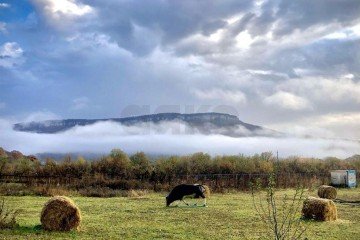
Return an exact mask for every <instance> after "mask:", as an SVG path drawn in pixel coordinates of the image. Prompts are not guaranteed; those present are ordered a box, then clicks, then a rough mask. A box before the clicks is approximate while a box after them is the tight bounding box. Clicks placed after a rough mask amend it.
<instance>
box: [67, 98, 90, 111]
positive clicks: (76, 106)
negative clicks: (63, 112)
mask: <svg viewBox="0 0 360 240" xmlns="http://www.w3.org/2000/svg"><path fill="white" fill-rule="evenodd" d="M89 103H90V99H89V98H87V97H79V98H75V99H74V100H73V101H72V107H71V109H73V110H81V109H84V108H87V107H88V105H89Z"/></svg>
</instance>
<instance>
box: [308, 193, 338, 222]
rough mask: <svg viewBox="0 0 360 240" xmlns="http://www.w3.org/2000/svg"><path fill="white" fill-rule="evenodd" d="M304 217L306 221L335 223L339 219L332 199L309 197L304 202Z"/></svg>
mask: <svg viewBox="0 0 360 240" xmlns="http://www.w3.org/2000/svg"><path fill="white" fill-rule="evenodd" d="M302 215H303V217H304V218H306V219H315V220H317V221H334V220H336V219H337V210H336V206H335V204H334V202H333V201H332V200H330V199H323V198H315V197H309V198H307V199H306V200H305V201H304V205H303V208H302Z"/></svg>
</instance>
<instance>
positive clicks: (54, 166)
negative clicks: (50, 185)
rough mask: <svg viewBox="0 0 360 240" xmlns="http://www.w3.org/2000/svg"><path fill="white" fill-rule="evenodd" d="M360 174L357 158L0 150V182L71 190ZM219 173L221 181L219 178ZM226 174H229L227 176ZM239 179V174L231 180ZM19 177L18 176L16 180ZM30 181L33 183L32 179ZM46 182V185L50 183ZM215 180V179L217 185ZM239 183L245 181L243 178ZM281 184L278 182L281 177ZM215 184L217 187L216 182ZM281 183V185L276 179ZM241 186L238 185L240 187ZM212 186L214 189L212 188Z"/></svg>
mask: <svg viewBox="0 0 360 240" xmlns="http://www.w3.org/2000/svg"><path fill="white" fill-rule="evenodd" d="M334 169H355V170H357V172H359V170H360V156H358V155H357V156H353V157H351V158H348V159H338V158H334V157H329V158H326V159H315V158H300V157H288V158H285V159H277V158H276V157H275V156H274V155H273V154H272V153H270V152H265V153H261V154H255V155H253V156H245V155H223V156H214V157H212V156H210V155H209V154H206V153H202V152H199V153H194V154H191V155H185V156H167V157H158V158H156V159H152V160H150V158H149V157H148V156H147V155H146V154H145V153H143V152H138V153H135V154H133V155H130V156H128V155H127V154H126V153H125V152H123V151H121V150H120V149H113V150H112V151H111V152H110V154H108V155H106V156H103V157H101V158H99V159H96V160H92V161H88V160H86V159H84V158H83V157H80V156H79V157H78V158H77V159H72V158H71V157H70V156H68V157H65V158H64V159H63V160H62V161H55V160H53V159H51V158H48V159H46V160H45V161H43V162H41V161H39V160H38V159H37V158H36V157H35V156H24V155H22V154H21V153H20V152H17V151H13V152H5V151H4V150H3V149H1V148H0V176H2V179H7V178H8V177H12V179H14V177H15V179H23V181H29V182H30V181H31V182H34V181H35V180H36V179H43V180H42V181H44V179H50V180H51V181H52V182H64V181H67V182H71V183H72V184H73V185H74V186H77V187H84V186H87V185H94V184H95V185H96V184H97V185H99V184H100V185H101V186H105V187H112V188H118V189H131V188H154V189H155V190H156V186H158V185H159V184H160V185H161V184H162V185H164V184H165V185H167V186H169V185H172V183H175V182H184V181H186V180H188V181H190V180H192V181H199V180H200V181H205V182H206V181H212V182H214V180H216V183H212V182H210V184H213V185H214V184H216V186H218V185H219V184H220V185H221V187H236V186H237V185H236V184H238V185H239V183H233V181H230V180H229V179H228V182H226V181H225V183H224V181H222V182H221V181H220V180H222V179H223V178H235V177H236V181H237V182H239V181H241V179H238V177H240V178H241V177H246V176H247V177H248V176H249V175H250V176H256V175H258V176H264V175H267V174H270V173H274V174H276V175H277V176H278V178H279V179H280V178H281V177H282V178H283V179H282V182H283V183H288V182H289V181H288V179H285V177H288V178H291V179H294V177H295V176H300V177H304V176H305V177H307V178H308V179H312V178H314V177H315V178H321V177H322V178H325V179H326V178H328V177H329V176H330V174H329V173H330V170H334ZM219 174H221V176H220V177H221V179H218V178H219V177H218V176H219ZM227 175H229V176H228V177H227ZM236 175H238V176H236ZM16 177H18V178H16ZM34 179H35V180H34ZM50 180H49V181H50ZM218 180H219V181H218ZM242 180H243V182H244V181H245V182H246V180H244V179H242ZM280 180H281V179H280ZM219 182H220V183H219ZM279 182H281V181H279ZM244 184H245V183H242V186H244ZM216 186H215V187H216Z"/></svg>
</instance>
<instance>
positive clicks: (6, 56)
mask: <svg viewBox="0 0 360 240" xmlns="http://www.w3.org/2000/svg"><path fill="white" fill-rule="evenodd" d="M23 52H24V51H23V50H22V48H21V47H20V46H19V44H18V43H16V42H6V43H4V44H3V45H1V46H0V66H2V67H6V68H11V67H13V66H16V65H18V64H21V63H22V62H23V58H22V56H23Z"/></svg>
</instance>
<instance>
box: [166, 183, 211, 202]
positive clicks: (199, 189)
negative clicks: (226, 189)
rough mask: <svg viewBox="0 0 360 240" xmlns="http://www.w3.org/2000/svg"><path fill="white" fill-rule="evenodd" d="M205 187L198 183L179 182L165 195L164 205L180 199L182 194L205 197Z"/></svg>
mask: <svg viewBox="0 0 360 240" xmlns="http://www.w3.org/2000/svg"><path fill="white" fill-rule="evenodd" d="M204 192H205V188H204V187H203V186H202V185H199V184H180V185H177V186H176V187H174V188H173V190H171V192H170V193H169V195H168V196H167V197H166V206H169V205H170V204H171V203H172V202H174V201H177V200H182V199H183V198H184V196H190V195H193V197H194V198H199V197H202V198H205V195H204Z"/></svg>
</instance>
